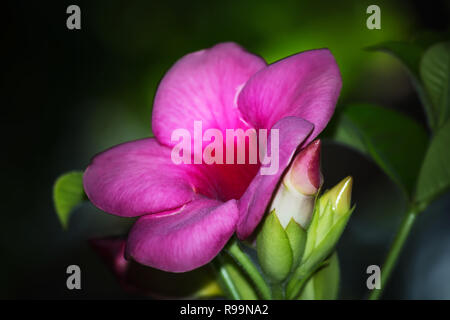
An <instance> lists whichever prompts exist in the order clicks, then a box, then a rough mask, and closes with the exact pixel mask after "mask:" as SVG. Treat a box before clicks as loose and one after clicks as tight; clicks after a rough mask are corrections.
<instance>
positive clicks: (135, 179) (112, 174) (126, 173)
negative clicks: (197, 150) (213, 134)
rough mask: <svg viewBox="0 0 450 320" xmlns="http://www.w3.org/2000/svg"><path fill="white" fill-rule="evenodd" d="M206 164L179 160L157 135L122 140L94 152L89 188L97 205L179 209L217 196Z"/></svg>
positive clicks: (129, 210)
mask: <svg viewBox="0 0 450 320" xmlns="http://www.w3.org/2000/svg"><path fill="white" fill-rule="evenodd" d="M210 181H212V179H209V178H208V176H207V170H204V168H203V166H201V165H187V164H180V165H176V164H174V163H173V162H172V160H171V149H170V148H168V147H166V146H162V145H160V144H159V143H158V142H157V141H156V140H155V139H142V140H137V141H132V142H127V143H124V144H120V145H118V146H115V147H113V148H111V149H108V150H106V151H104V152H102V153H100V154H98V155H97V156H95V157H94V159H93V160H92V162H91V164H90V165H89V167H88V168H87V169H86V171H85V172H84V176H83V184H84V190H85V192H86V194H87V196H88V197H89V199H90V200H91V201H92V203H93V204H94V205H95V206H97V207H98V208H100V209H102V210H103V211H106V212H108V213H112V214H116V215H119V216H123V217H135V216H140V215H143V214H147V213H154V212H161V211H166V210H170V209H174V208H177V207H179V206H181V205H183V204H185V203H187V202H189V201H192V200H194V199H196V198H197V197H199V194H202V195H205V196H210V197H212V198H216V194H215V193H214V192H215V191H214V190H215V189H214V185H213V184H211V182H210Z"/></svg>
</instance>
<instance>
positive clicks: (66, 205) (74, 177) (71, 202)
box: [53, 171, 87, 228]
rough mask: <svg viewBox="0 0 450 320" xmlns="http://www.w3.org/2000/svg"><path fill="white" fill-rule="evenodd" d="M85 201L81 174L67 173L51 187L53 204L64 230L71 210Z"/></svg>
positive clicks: (76, 172)
mask: <svg viewBox="0 0 450 320" xmlns="http://www.w3.org/2000/svg"><path fill="white" fill-rule="evenodd" d="M85 200H87V197H86V195H85V193H84V189H83V172H81V171H73V172H68V173H65V174H63V175H62V176H60V177H59V178H58V179H57V180H56V182H55V184H54V186H53V202H54V204H55V209H56V213H57V214H58V217H59V221H61V224H62V225H63V227H64V228H67V225H68V222H69V217H70V213H71V212H72V210H73V209H74V208H75V207H76V206H77V205H79V204H80V203H81V202H83V201H85Z"/></svg>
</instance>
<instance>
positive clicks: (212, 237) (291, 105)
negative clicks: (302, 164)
mask: <svg viewBox="0 0 450 320" xmlns="http://www.w3.org/2000/svg"><path fill="white" fill-rule="evenodd" d="M340 88H341V77H340V74H339V69H338V67H337V64H336V62H335V60H334V58H333V56H332V55H331V53H330V52H329V50H327V49H320V50H311V51H306V52H303V53H299V54H296V55H293V56H290V57H288V58H285V59H283V60H280V61H278V62H276V63H274V64H271V65H266V63H265V61H264V60H263V59H262V58H260V57H258V56H256V55H253V54H250V53H248V52H246V51H245V50H244V49H242V48H241V47H240V46H238V45H236V44H234V43H222V44H218V45H216V46H214V47H212V48H210V49H206V50H201V51H198V52H194V53H191V54H188V55H186V56H184V57H183V58H181V59H180V60H179V61H178V62H177V63H175V65H174V66H173V67H172V68H171V69H170V70H169V71H168V72H167V74H166V75H165V76H164V78H163V79H162V81H161V83H160V85H159V88H158V91H157V93H156V97H155V101H154V105H153V115H152V129H153V132H154V135H155V138H148V139H142V140H137V141H132V142H128V143H124V144H121V145H118V146H115V147H113V148H111V149H109V150H107V151H104V152H103V153H100V154H99V155H97V156H95V157H94V159H93V160H92V163H91V164H90V165H89V167H88V168H87V169H86V171H85V173H84V179H83V180H84V188H85V191H86V194H87V195H88V197H89V199H90V200H91V201H92V203H93V204H94V205H96V206H97V207H98V208H100V209H102V210H104V211H106V212H109V213H112V214H115V215H119V216H122V217H139V218H138V220H137V221H136V223H135V224H134V226H133V227H132V229H131V230H130V233H129V235H128V239H127V246H126V254H127V256H131V257H132V258H133V259H135V260H136V261H137V262H139V263H141V264H144V265H147V266H151V267H153V268H157V269H161V270H165V271H172V272H185V271H189V270H193V269H195V268H198V267H200V266H202V265H204V264H206V263H208V262H209V261H211V260H212V259H213V258H214V257H215V256H216V255H217V253H218V252H219V251H220V250H221V249H222V248H223V247H224V245H225V244H226V243H227V241H228V240H229V239H230V237H231V236H232V235H233V234H234V232H237V235H238V237H239V238H241V239H244V238H247V237H248V236H250V234H251V233H252V232H253V230H254V229H255V228H256V226H257V225H258V223H259V222H260V220H261V218H262V217H263V215H264V212H265V210H266V208H267V206H268V204H269V202H270V199H271V197H272V194H273V192H274V190H275V189H276V187H277V184H278V182H279V180H280V177H281V176H282V174H283V172H284V171H285V169H286V168H287V167H288V166H289V164H290V162H291V159H292V157H293V155H294V154H295V152H296V151H297V150H298V149H299V148H302V147H303V146H306V145H308V144H309V143H310V142H311V141H312V140H313V139H314V138H315V137H316V136H317V135H318V134H319V133H320V132H321V131H322V129H323V128H324V127H325V126H326V124H327V123H328V121H329V119H330V117H331V115H332V114H333V111H334V108H335V104H336V101H337V98H338V95H339V91H340ZM194 121H201V122H202V125H203V129H204V130H206V129H208V128H213V129H219V130H221V131H222V132H225V130H226V129H237V128H242V129H244V130H246V129H249V128H255V129H279V166H278V170H277V172H276V173H275V174H273V175H263V174H261V172H260V170H261V165H260V164H213V165H207V164H204V163H203V164H178V165H177V164H174V163H173V162H172V161H171V150H172V147H173V146H174V145H175V144H176V142H173V141H172V140H171V135H172V132H173V131H174V130H176V129H179V128H185V129H187V130H189V131H190V132H193V123H194ZM191 135H192V136H193V134H192V133H191ZM270 143H271V141H270V139H269V141H268V144H269V145H270ZM269 150H270V148H269Z"/></svg>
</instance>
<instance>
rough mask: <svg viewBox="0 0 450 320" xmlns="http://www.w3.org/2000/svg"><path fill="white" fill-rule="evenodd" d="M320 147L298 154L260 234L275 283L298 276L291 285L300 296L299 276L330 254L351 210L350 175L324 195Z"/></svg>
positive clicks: (265, 265)
mask: <svg viewBox="0 0 450 320" xmlns="http://www.w3.org/2000/svg"><path fill="white" fill-rule="evenodd" d="M320 147H321V143H320V140H316V141H314V142H312V143H311V144H310V145H308V146H307V147H306V148H304V149H303V150H301V151H300V152H299V153H298V155H297V156H296V157H295V159H294V160H293V162H292V164H291V166H290V168H289V169H288V171H287V173H286V175H285V176H284V178H283V180H282V182H281V184H280V186H279V188H278V190H277V191H276V193H275V195H274V199H273V201H272V204H271V206H270V208H269V209H270V211H269V214H268V215H267V216H266V218H265V220H264V222H263V224H262V228H261V230H260V231H259V233H258V236H257V253H258V260H259V263H260V265H261V268H262V270H263V272H264V273H265V275H266V276H267V278H268V279H269V280H270V281H271V282H272V283H273V284H276V285H279V284H283V283H285V281H286V280H289V279H293V280H292V281H289V284H288V285H287V289H288V291H291V293H292V292H294V293H295V295H296V294H297V290H296V285H297V283H298V281H296V280H297V279H295V278H296V277H297V278H298V277H302V276H304V275H306V274H310V273H312V272H313V271H314V270H315V269H316V268H317V266H318V265H320V263H322V262H323V261H324V260H326V259H327V258H328V257H330V256H331V254H332V253H333V250H334V248H335V246H336V243H337V241H338V240H339V237H340V236H341V234H342V232H343V230H344V228H345V226H346V224H347V221H348V218H349V217H350V215H351V212H352V209H350V205H351V190H352V183H353V180H352V178H351V177H347V178H345V179H343V180H342V181H341V182H339V183H338V184H337V185H336V186H334V187H333V188H332V189H330V190H328V191H326V192H325V193H323V195H321V196H319V193H320V188H321V186H322V183H323V177H322V174H321V171H320ZM294 280H295V281H294ZM288 295H289V292H288ZM291 295H292V294H291Z"/></svg>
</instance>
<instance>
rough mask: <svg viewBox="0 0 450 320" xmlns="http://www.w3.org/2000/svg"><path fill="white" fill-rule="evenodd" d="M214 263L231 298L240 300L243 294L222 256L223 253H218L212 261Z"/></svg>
mask: <svg viewBox="0 0 450 320" xmlns="http://www.w3.org/2000/svg"><path fill="white" fill-rule="evenodd" d="M212 265H213V267H214V269H215V270H216V272H217V274H218V276H219V278H220V283H221V284H222V285H223V286H224V287H225V289H226V292H228V294H229V295H230V298H232V299H234V300H240V299H241V296H240V294H239V291H238V289H237V288H236V286H235V284H234V282H233V280H232V279H231V276H230V274H229V273H228V270H227V269H226V262H225V259H224V258H223V256H222V253H219V254H218V255H217V257H216V258H215V259H214V260H213V261H212Z"/></svg>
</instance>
